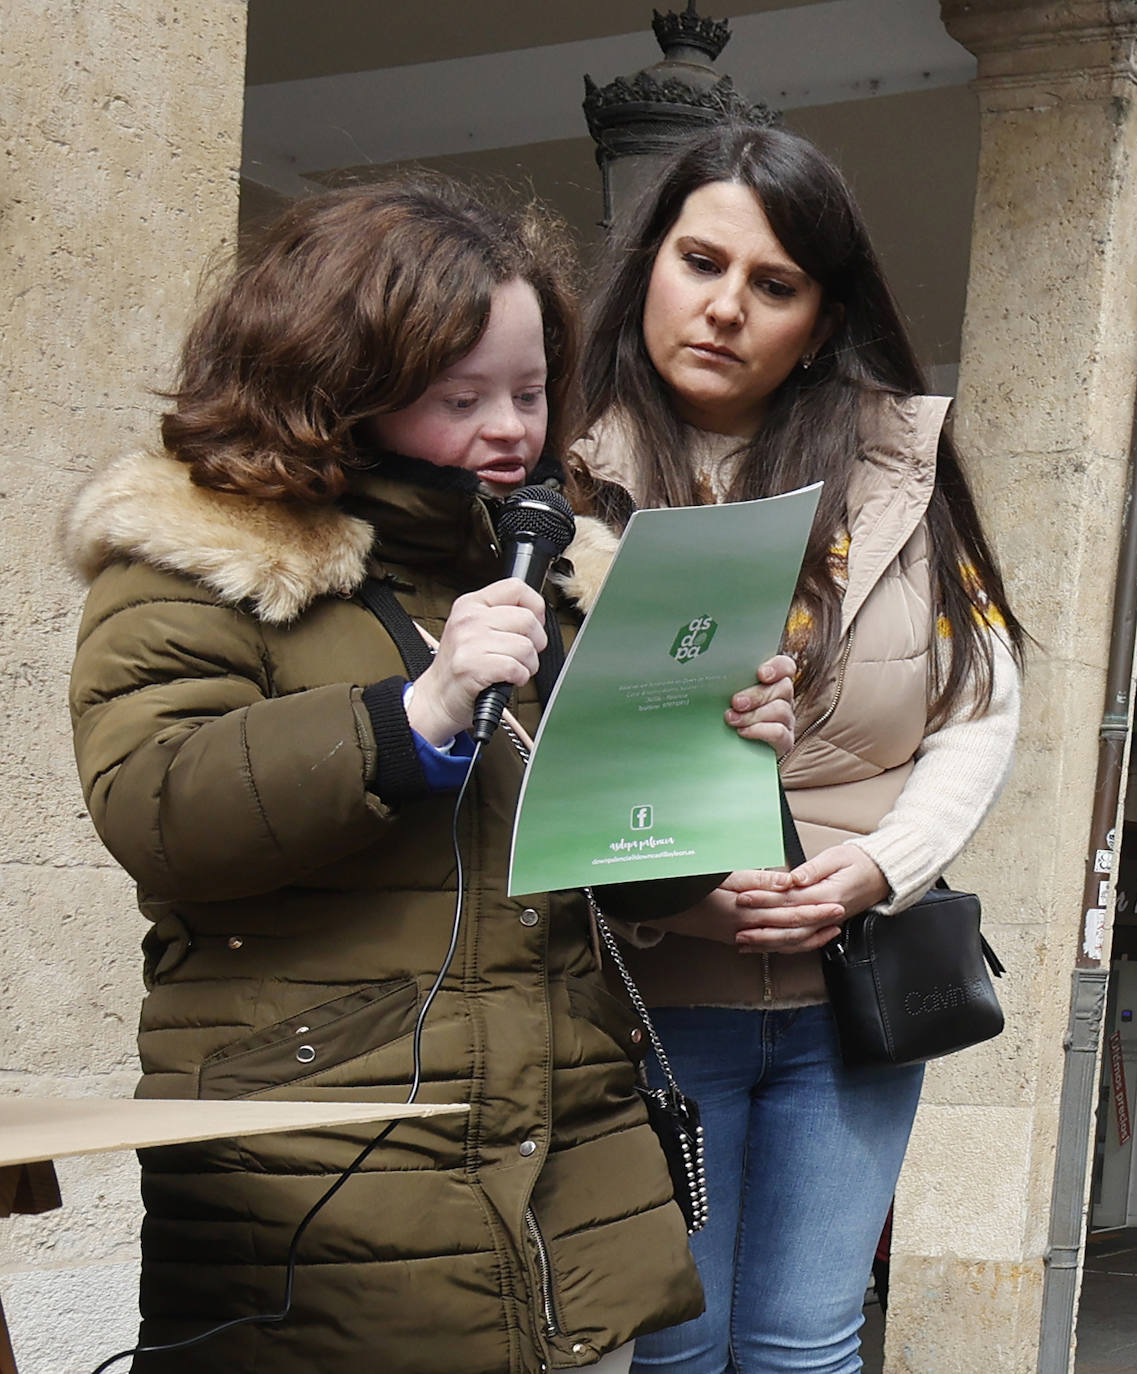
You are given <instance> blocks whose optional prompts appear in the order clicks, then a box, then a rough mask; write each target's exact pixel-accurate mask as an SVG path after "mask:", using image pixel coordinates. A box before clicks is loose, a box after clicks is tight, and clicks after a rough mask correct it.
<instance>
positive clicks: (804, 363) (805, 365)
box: [798, 353, 817, 372]
mask: <svg viewBox="0 0 1137 1374" xmlns="http://www.w3.org/2000/svg"><path fill="white" fill-rule="evenodd" d="M816 358H817V354H816V353H803V354H802V355H801V357H800V359H799V360H798V361H799V362H800V363H801V370H802V371H803V372H808V371H809V369H810V368H811V367H812V366H813V364H814V361H815V359H816Z"/></svg>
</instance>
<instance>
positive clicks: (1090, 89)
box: [886, 0, 1137, 1374]
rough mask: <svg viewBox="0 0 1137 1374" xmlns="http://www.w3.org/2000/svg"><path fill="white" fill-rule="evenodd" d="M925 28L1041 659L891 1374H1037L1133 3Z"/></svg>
mask: <svg viewBox="0 0 1137 1374" xmlns="http://www.w3.org/2000/svg"><path fill="white" fill-rule="evenodd" d="M941 9H942V14H943V18H944V22H945V24H946V26H947V29H948V31H949V32H950V33H951V34H952V35H953V36H954V37H955V38H957V39H958V40H959V41H960V42H961V43H963V44H964V45H965V46H967V47H968V48H969V49H970V50H971V51H972V52H974V53H975V54H976V56H977V57H978V59H979V75H978V80H977V82H976V87H975V89H976V93H977V96H978V100H979V104H980V112H981V143H980V160H979V173H978V187H977V195H976V205H975V221H974V233H973V239H972V252H971V271H970V279H969V286H968V298H967V312H966V319H965V324H964V336H963V355H962V367H961V376H960V395H959V400H958V404H957V407H956V433H957V436H958V438H959V439H960V441H961V446H962V448H963V451H964V453H965V454H966V455H968V456H969V457H970V460H971V468H972V471H973V473H974V475H975V477H976V480H977V486H978V488H979V492H980V497H981V505H982V509H983V511H984V515H985V518H986V522H987V527H988V530H989V532H990V534H991V535H992V536H993V539H994V543H995V545H996V548H997V550H998V553H999V555H1000V558H1001V560H1002V564H1003V567H1004V570H1005V572H1006V573H1007V576H1008V582H1009V591H1010V597H1011V601H1012V603H1013V605H1014V606H1015V608H1016V610H1017V612H1018V614H1019V615H1020V617H1021V618H1022V620H1023V621H1024V623H1025V624H1026V626H1027V627H1028V629H1029V630H1030V631H1031V632H1032V633H1033V634H1034V635H1035V636H1036V637H1037V639H1038V640H1039V642H1040V643H1039V648H1038V649H1037V650H1036V651H1035V652H1033V653H1032V655H1031V662H1030V664H1029V668H1028V674H1027V679H1026V685H1025V693H1024V719H1023V731H1022V736H1021V741H1020V745H1019V750H1018V758H1017V763H1016V769H1015V774H1014V777H1013V780H1012V782H1011V784H1010V786H1009V788H1008V790H1007V793H1006V794H1005V796H1004V798H1003V799H1002V801H1001V803H1000V805H999V807H998V809H997V811H996V812H995V814H994V815H993V816H992V817H991V818H990V819H989V821H988V822H987V824H986V826H985V827H984V829H983V831H982V832H981V834H980V836H979V837H978V839H977V841H976V842H975V844H974V845H973V846H972V847H971V848H970V849H969V851H968V854H967V856H966V860H965V861H964V862H961V863H959V864H958V865H957V866H956V867H955V868H954V869H953V873H952V877H953V879H954V885H955V886H957V887H972V886H974V888H975V889H976V890H977V891H979V892H980V893H982V894H983V897H984V909H985V918H984V924H985V929H986V930H987V932H988V934H989V935H990V937H991V940H992V943H993V944H994V946H995V948H996V949H997V950H998V951H999V953H1000V955H1001V957H1002V958H1003V960H1004V961H1005V963H1006V964H1007V966H1008V968H1009V970H1010V974H1009V977H1007V978H1005V979H1004V980H1003V982H1002V984H1001V985H1000V989H999V991H1000V996H1001V998H1002V1000H1003V1002H1004V1006H1005V1009H1006V1011H1007V1014H1008V1029H1007V1031H1006V1033H1005V1035H1004V1036H1003V1037H1002V1038H1001V1039H999V1040H997V1041H995V1042H992V1044H991V1045H990V1046H986V1047H982V1048H979V1049H976V1050H973V1051H970V1052H968V1053H966V1054H963V1055H960V1056H958V1057H956V1058H954V1059H949V1060H946V1061H943V1062H941V1063H939V1064H935V1065H932V1066H930V1068H929V1073H928V1081H927V1088H926V1092H925V1100H924V1104H923V1106H922V1108H921V1111H920V1115H919V1118H918V1122H917V1127H916V1131H915V1135H914V1139H913V1144H912V1149H911V1153H910V1156H909V1160H908V1163H907V1165H906V1168H905V1173H904V1177H903V1180H902V1183H901V1190H900V1194H899V1198H898V1203H897V1226H896V1232H895V1238H894V1247H895V1268H894V1277H893V1286H892V1290H891V1297H892V1306H891V1308H890V1313H889V1318H890V1322H889V1335H888V1349H887V1360H886V1369H887V1370H888V1371H890V1374H900V1371H905V1372H906V1374H929V1371H933V1370H934V1371H952V1374H964V1372H965V1371H975V1374H989V1371H991V1370H998V1371H1000V1374H1027V1372H1028V1371H1031V1374H1033V1371H1035V1370H1036V1369H1038V1368H1039V1364H1038V1349H1039V1327H1040V1314H1041V1309H1042V1294H1043V1288H1044V1271H1045V1263H1046V1252H1047V1243H1048V1226H1049V1219H1050V1211H1051V1198H1052V1192H1053V1186H1054V1169H1055V1152H1056V1145H1057V1141H1058V1138H1059V1102H1060V1096H1061V1089H1062V1082H1063V1074H1064V1063H1065V1051H1064V1043H1063V1042H1064V1037H1065V1035H1066V1032H1067V1025H1068V1021H1069V1018H1070V1005H1071V989H1072V977H1073V972H1074V964H1075V958H1076V955H1077V953H1078V949H1079V932H1080V927H1081V917H1082V912H1081V910H1080V908H1081V904H1082V903H1081V898H1082V882H1083V860H1084V857H1085V853H1086V843H1087V837H1088V833H1089V823H1090V814H1091V808H1092V804H1093V788H1094V776H1095V764H1096V754H1097V747H1096V746H1097V730H1098V726H1099V724H1100V721H1101V717H1102V712H1103V708H1104V703H1103V689H1104V682H1105V671H1104V670H1105V663H1106V657H1107V651H1108V640H1109V624H1110V608H1111V603H1112V597H1113V589H1112V583H1113V578H1114V571H1115V564H1116V557H1117V547H1118V540H1119V530H1120V524H1121V514H1122V507H1123V502H1124V497H1125V489H1126V477H1127V466H1128V447H1129V438H1130V424H1131V419H1132V412H1133V400H1134V384H1135V375H1137V351H1135V335H1134V327H1135V323H1137V271H1135V265H1137V166H1135V155H1137V113H1135V110H1134V66H1133V59H1134V44H1135V37H1137V2H1135V0H942V4H941ZM1106 941H1107V945H1106V948H1107V949H1108V931H1107V932H1106ZM1091 1053H1092V1051H1091ZM1082 1200H1084V1199H1075V1207H1077V1205H1078V1203H1079V1201H1082ZM1076 1253H1077V1247H1076V1246H1075V1247H1074V1254H1075V1257H1076ZM1061 1367H1062V1368H1065V1367H1066V1360H1065V1352H1063V1361H1062V1365H1061ZM1047 1368H1048V1369H1050V1368H1051V1366H1047Z"/></svg>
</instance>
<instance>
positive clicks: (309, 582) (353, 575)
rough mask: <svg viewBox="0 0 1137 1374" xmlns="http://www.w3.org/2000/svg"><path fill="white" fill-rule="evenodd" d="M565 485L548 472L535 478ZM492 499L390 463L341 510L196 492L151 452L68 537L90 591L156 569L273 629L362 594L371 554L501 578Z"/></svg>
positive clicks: (367, 472) (410, 463)
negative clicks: (192, 582) (125, 568)
mask: <svg viewBox="0 0 1137 1374" xmlns="http://www.w3.org/2000/svg"><path fill="white" fill-rule="evenodd" d="M556 475H557V474H556V470H555V469H554V470H550V469H549V468H548V467H547V466H545V465H544V463H543V464H542V465H539V467H538V468H537V469H536V470H535V471H534V474H533V479H534V480H536V481H540V480H542V478H545V479H548V478H550V477H551V478H553V480H555V479H556ZM492 499H493V498H485V499H483V498H481V497H479V495H478V489H477V481H476V479H474V478H473V477H471V476H470V474H468V473H465V472H461V471H460V470H458V469H450V468H440V467H437V466H435V465H434V464H431V463H423V462H419V461H418V460H416V459H408V458H401V457H397V456H395V455H390V454H383V455H376V457H375V459H374V461H373V462H372V463H371V464H370V465H369V466H368V467H367V468H365V469H361V470H360V471H359V472H358V473H357V474H354V475H353V477H352V479H351V484H350V489H349V494H348V496H347V497H346V498H345V499H344V500H343V501H342V502H340V503H338V504H336V505H329V506H312V505H305V504H301V503H299V502H290V501H266V500H261V499H258V498H256V497H250V496H234V495H227V494H225V493H222V492H217V491H212V490H210V489H209V488H207V487H198V486H195V485H194V484H193V482H191V480H190V470H189V468H188V467H187V466H186V465H185V464H184V463H181V462H179V461H177V460H176V459H174V458H171V457H170V456H169V455H168V454H166V453H164V452H157V453H151V452H143V453H135V454H131V455H128V456H127V457H124V458H121V459H119V460H118V461H117V462H114V463H112V464H110V466H108V467H107V468H104V469H103V470H102V471H101V472H99V473H97V474H96V475H95V476H94V477H93V478H92V479H91V480H90V481H89V482H88V483H87V484H86V485H85V486H84V487H83V488H82V490H81V491H80V493H79V495H78V497H77V498H76V500H75V501H74V503H73V504H72V506H71V508H70V510H69V511H68V512H67V514H66V516H65V519H64V527H63V538H64V544H65V552H66V554H67V557H68V560H69V562H70V564H71V566H72V568H73V569H74V570H75V571H76V572H77V573H78V574H79V576H80V577H82V578H83V579H84V580H85V581H93V580H94V578H95V577H96V576H97V575H98V574H99V573H100V572H101V571H102V570H103V569H104V568H106V567H107V566H108V565H109V564H111V563H113V562H115V561H117V560H128V561H137V562H144V563H149V564H150V565H151V566H153V567H156V568H159V569H162V570H164V571H167V572H175V573H180V574H181V575H183V576H185V577H192V578H194V579H196V580H197V581H199V582H201V583H203V584H204V585H205V586H207V587H208V588H209V589H210V590H211V591H213V592H214V593H215V594H216V595H217V596H218V597H220V599H221V600H222V601H224V602H226V603H227V604H230V605H238V604H244V605H247V606H249V607H251V609H252V611H253V614H254V615H256V616H257V618H258V619H260V620H263V621H265V622H266V623H268V624H287V623H288V622H289V621H291V620H294V619H295V618H296V617H297V616H298V615H300V614H301V612H302V611H304V610H305V609H306V608H307V607H308V606H310V605H311V604H312V602H313V601H315V600H316V599H317V598H318V597H321V596H328V595H340V596H350V595H351V594H352V593H353V592H355V591H356V590H358V588H359V587H360V586H361V584H362V583H363V581H364V580H365V578H366V577H367V576H368V573H369V571H370V562H371V554H372V546H373V544H376V553H377V555H378V557H379V560H380V562H381V563H383V562H384V561H385V560H387V559H390V560H391V562H399V563H400V564H402V565H408V566H418V567H423V568H426V567H432V566H433V567H443V566H446V567H454V569H455V580H456V581H457V580H459V579H460V578H461V576H462V575H463V573H464V574H465V575H467V576H469V577H473V578H475V579H478V581H490V580H492V578H493V577H494V576H495V575H497V574H498V572H499V569H500V563H499V561H498V554H497V551H496V547H495V546H494V540H493V529H492V524H491V521H490V517H489V512H488V509H487V507H488V503H489V502H490V501H492ZM588 523H590V524H595V523H596V522H588ZM596 536H597V539H598V540H600V541H601V542H603V534H602V533H601V532H599V531H597V532H596ZM610 544H611V548H614V547H615V540H614V539H613V540H611V541H610ZM569 556H570V557H571V556H572V548H571V547H570V550H569ZM608 557H610V549H609V552H608ZM600 561H601V562H603V561H604V560H603V557H601V560H600ZM460 564H462V565H464V567H461V568H460V567H459V565H460ZM602 575H603V574H602V571H600V570H599V569H596V570H595V571H594V572H593V573H592V574H590V575H589V577H588V578H586V579H585V580H583V581H582V582H581V585H580V591H581V595H582V596H586V595H587V593H588V586H589V585H593V586H594V588H595V587H598V585H599V581H600V580H602ZM478 581H475V584H474V585H478ZM569 594H572V593H569Z"/></svg>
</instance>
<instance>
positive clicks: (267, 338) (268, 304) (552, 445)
mask: <svg viewBox="0 0 1137 1374" xmlns="http://www.w3.org/2000/svg"><path fill="white" fill-rule="evenodd" d="M571 275H572V256H571V252H570V250H569V248H568V240H567V236H566V235H565V233H564V231H563V230H562V228H561V227H560V225H559V223H558V222H557V221H555V220H554V219H553V218H552V217H551V216H550V215H549V214H548V212H546V211H544V210H542V209H538V208H537V207H536V206H533V205H530V206H528V207H527V208H526V209H524V210H517V209H513V208H508V207H505V206H502V205H498V204H491V203H489V202H487V201H484V200H482V199H477V198H475V197H474V196H473V195H472V194H471V193H470V192H469V191H468V190H466V189H465V188H463V187H460V186H458V185H457V184H456V183H454V182H451V181H449V180H447V179H446V178H443V177H434V176H429V175H424V174H416V175H411V176H404V177H399V178H397V179H392V180H390V181H387V182H383V183H380V184H377V185H374V186H367V187H353V188H351V189H348V190H342V191H332V192H329V193H327V194H325V195H319V196H312V197H310V198H307V199H303V200H299V201H297V202H296V203H294V204H293V205H292V206H290V207H289V209H288V210H287V211H285V213H284V214H283V215H282V216H281V217H280V218H279V219H277V220H276V221H275V222H274V223H272V224H271V225H269V226H268V228H267V229H266V230H265V231H264V232H263V233H262V234H261V235H260V236H258V238H257V240H256V241H255V243H254V244H253V246H252V247H251V249H249V250H248V251H245V252H243V253H242V254H241V257H240V259H239V261H238V263H237V265H236V267H235V268H234V270H233V271H232V272H231V273H230V274H229V275H228V276H227V277H226V279H225V280H224V281H223V282H222V284H221V286H220V287H219V289H217V290H216V292H215V294H214V295H213V298H212V299H211V300H210V301H209V302H208V304H207V305H206V306H205V307H204V309H203V310H202V312H201V314H200V315H199V316H198V318H197V320H196V322H195V323H194V325H193V326H192V328H191V329H190V331H189V334H188V336H187V338H186V342H185V346H184V348H183V350H182V357H181V367H180V372H179V376H178V383H177V386H176V388H175V389H174V390H173V391H171V392H169V393H168V394H167V397H168V399H169V400H170V401H172V402H173V408H172V409H171V410H169V411H168V412H167V413H166V414H165V415H163V417H162V430H161V432H162V442H163V443H164V444H165V446H166V448H167V450H168V451H169V452H170V453H171V454H172V455H173V456H174V457H175V458H178V459H180V460H181V461H182V462H185V463H188V464H189V465H190V469H191V476H192V480H193V481H194V482H195V483H197V484H198V485H199V486H204V487H211V488H213V489H214V490H215V491H223V492H231V493H238V494H242V495H249V496H258V497H262V498H268V499H278V500H282V499H294V500H301V501H308V502H327V501H331V500H334V499H335V498H336V497H337V496H338V495H339V494H340V493H341V492H342V491H343V489H344V485H345V482H346V477H345V468H350V467H351V465H352V464H353V462H354V461H356V459H357V457H358V444H359V443H360V442H361V426H362V424H363V422H364V421H366V420H368V419H369V418H370V417H372V416H374V415H378V414H383V413H387V412H390V411H394V410H400V409H402V408H403V407H404V406H407V405H409V404H410V403H411V402H412V401H414V400H416V399H417V398H418V397H419V396H421V395H422V393H423V392H424V391H425V390H426V388H427V387H428V386H429V385H430V383H431V382H432V381H433V380H434V379H435V378H436V377H437V376H438V375H439V374H440V373H441V372H442V371H443V370H444V369H445V368H446V367H448V366H449V365H450V364H451V363H453V362H455V361H456V360H457V359H459V358H461V357H464V356H465V355H466V354H467V353H468V352H469V351H470V349H471V348H473V347H474V345H475V344H476V343H477V341H478V338H479V337H480V335H481V333H482V330H483V329H484V328H485V325H486V321H487V320H488V318H489V311H490V302H491V298H492V295H493V292H494V290H495V289H496V288H497V287H498V286H501V285H503V284H504V283H505V282H508V281H513V280H515V279H518V278H519V279H521V280H523V281H526V282H528V283H529V284H530V286H532V287H533V289H534V291H535V292H536V293H537V298H538V300H539V301H540V305H541V315H542V319H543V322H544V334H545V350H546V355H547V361H548V368H549V376H548V384H547V390H548V398H549V437H548V441H547V446H548V448H549V450H550V451H551V452H553V453H557V454H559V453H560V452H561V451H562V445H563V442H564V440H565V437H566V435H567V434H568V432H569V420H568V417H567V415H566V405H567V399H568V397H569V395H570V394H571V392H572V384H573V381H574V377H575V369H576V360H577V349H578V324H577V314H576V305H575V297H574V295H573V292H572V290H571V288H570V286H569V282H570V280H571Z"/></svg>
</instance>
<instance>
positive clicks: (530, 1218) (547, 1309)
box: [525, 1207, 561, 1336]
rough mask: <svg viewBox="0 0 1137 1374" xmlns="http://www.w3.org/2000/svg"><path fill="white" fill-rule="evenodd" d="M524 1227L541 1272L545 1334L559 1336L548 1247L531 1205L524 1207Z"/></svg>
mask: <svg viewBox="0 0 1137 1374" xmlns="http://www.w3.org/2000/svg"><path fill="white" fill-rule="evenodd" d="M525 1227H526V1229H527V1230H528V1232H529V1237H530V1239H531V1240H532V1242H533V1245H534V1248H535V1249H536V1251H537V1267H538V1269H539V1270H540V1273H541V1309H542V1311H543V1313H544V1316H545V1334H546V1336H559V1335H560V1334H561V1324H560V1321H559V1320H558V1318H557V1309H556V1305H555V1303H554V1302H553V1266H552V1264H551V1263H550V1262H549V1249H548V1246H547V1245H546V1244H545V1237H544V1236H543V1235H542V1234H541V1228H540V1226H538V1225H537V1216H536V1213H535V1212H534V1211H533V1208H532V1207H526V1209H525Z"/></svg>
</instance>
